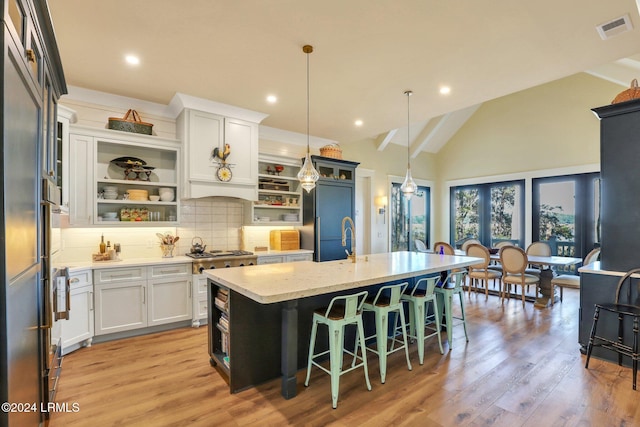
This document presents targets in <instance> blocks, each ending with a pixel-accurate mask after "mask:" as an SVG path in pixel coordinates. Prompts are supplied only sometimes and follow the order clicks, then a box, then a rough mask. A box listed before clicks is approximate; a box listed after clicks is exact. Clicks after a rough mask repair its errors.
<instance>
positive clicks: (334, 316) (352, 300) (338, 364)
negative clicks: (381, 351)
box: [304, 291, 371, 409]
mask: <svg viewBox="0 0 640 427" xmlns="http://www.w3.org/2000/svg"><path fill="white" fill-rule="evenodd" d="M367 295H368V293H367V291H363V292H359V293H357V294H353V295H343V296H337V297H334V298H333V299H332V300H331V302H330V303H329V306H328V307H324V308H319V309H317V310H315V311H314V313H313V325H312V327H311V340H310V343H309V362H308V364H307V378H306V380H305V381H304V385H305V387H308V386H309V377H310V376H311V365H315V366H317V367H318V368H320V369H322V370H323V371H324V372H326V373H327V374H329V375H331V401H332V404H333V408H334V409H335V408H336V407H337V406H338V392H339V389H340V376H341V375H343V374H346V373H347V372H350V371H352V370H354V369H356V368H359V367H361V366H362V367H363V368H364V378H365V379H366V380H367V389H368V390H371V383H370V382H369V371H368V369H367V353H366V347H365V345H364V342H363V343H361V345H360V350H361V351H362V357H359V356H358V355H357V347H356V348H355V349H354V351H353V352H351V351H349V350H347V349H345V348H344V328H345V326H347V325H355V326H356V328H357V332H356V336H357V335H358V334H361V335H362V336H364V327H363V324H362V306H363V304H364V300H365V298H366V297H367ZM319 324H322V325H327V328H328V331H329V350H326V351H323V352H321V353H318V354H314V353H313V352H314V349H315V343H316V334H317V332H318V325H319ZM356 343H357V338H356ZM344 353H347V354H350V355H352V356H353V363H352V365H351V367H350V368H348V369H345V370H343V369H342V362H343V359H342V356H343V354H344ZM326 354H329V367H330V369H327V368H325V367H324V366H322V365H320V363H318V362H316V361H315V360H314V359H316V358H319V357H322V356H325V355H326ZM358 359H360V360H361V362H360V363H358V364H356V361H357V360H358Z"/></svg>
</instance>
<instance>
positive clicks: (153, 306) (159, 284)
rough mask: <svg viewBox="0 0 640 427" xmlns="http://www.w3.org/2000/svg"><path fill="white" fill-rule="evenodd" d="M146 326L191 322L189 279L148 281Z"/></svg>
mask: <svg viewBox="0 0 640 427" xmlns="http://www.w3.org/2000/svg"><path fill="white" fill-rule="evenodd" d="M147 287H148V290H149V304H148V312H147V314H148V318H147V324H148V326H154V325H163V324H165V323H173V322H180V321H182V320H191V277H187V278H170V279H158V280H150V281H149V283H148V284H147Z"/></svg>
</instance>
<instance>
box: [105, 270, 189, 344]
mask: <svg viewBox="0 0 640 427" xmlns="http://www.w3.org/2000/svg"><path fill="white" fill-rule="evenodd" d="M94 280H95V332H96V335H103V334H111V333H115V332H123V331H128V330H131V329H137V328H144V327H148V326H155V325H162V324H166V323H173V322H180V321H183V320H189V319H191V264H190V263H188V264H171V265H162V266H149V267H145V266H142V267H124V268H110V269H97V270H95V271H94Z"/></svg>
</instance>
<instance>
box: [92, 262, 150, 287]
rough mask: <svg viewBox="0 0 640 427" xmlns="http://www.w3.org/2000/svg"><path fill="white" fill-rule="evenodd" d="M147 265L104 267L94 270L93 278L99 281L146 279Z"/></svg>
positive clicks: (117, 281)
mask: <svg viewBox="0 0 640 427" xmlns="http://www.w3.org/2000/svg"><path fill="white" fill-rule="evenodd" d="M146 278H147V267H143V266H140V267H124V268H104V269H98V270H94V272H93V280H94V281H95V283H96V284H97V285H99V284H101V283H119V282H128V281H131V280H146Z"/></svg>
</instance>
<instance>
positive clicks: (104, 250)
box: [100, 234, 107, 254]
mask: <svg viewBox="0 0 640 427" xmlns="http://www.w3.org/2000/svg"><path fill="white" fill-rule="evenodd" d="M105 252H107V245H105V244H104V234H103V235H102V237H101V238H100V253H101V254H103V253H105Z"/></svg>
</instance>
